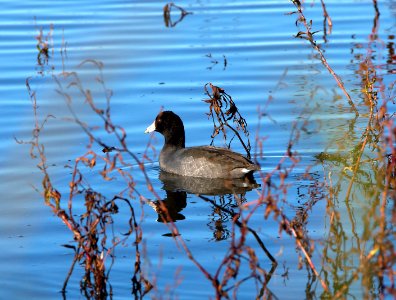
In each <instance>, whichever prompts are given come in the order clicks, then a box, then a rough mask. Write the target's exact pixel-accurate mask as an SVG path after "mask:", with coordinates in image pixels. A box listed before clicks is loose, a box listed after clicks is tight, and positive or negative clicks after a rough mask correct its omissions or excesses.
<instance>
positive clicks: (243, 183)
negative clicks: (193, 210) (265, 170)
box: [159, 171, 260, 196]
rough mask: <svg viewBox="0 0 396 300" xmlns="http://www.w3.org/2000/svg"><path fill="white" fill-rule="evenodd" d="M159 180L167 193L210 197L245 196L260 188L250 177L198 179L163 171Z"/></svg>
mask: <svg viewBox="0 0 396 300" xmlns="http://www.w3.org/2000/svg"><path fill="white" fill-rule="evenodd" d="M159 179H160V180H161V181H162V183H163V189H164V190H166V191H184V192H187V193H190V194H200V195H209V196H216V195H227V194H244V193H246V192H248V191H251V190H252V189H255V188H258V187H259V186H260V185H259V184H257V183H256V181H255V180H254V179H253V178H250V177H245V178H243V179H223V178H219V179H214V178H197V177H186V176H179V175H175V174H170V173H167V172H163V171H161V172H160V175H159Z"/></svg>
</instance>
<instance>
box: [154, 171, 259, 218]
mask: <svg viewBox="0 0 396 300" xmlns="http://www.w3.org/2000/svg"><path fill="white" fill-rule="evenodd" d="M159 179H160V180H161V181H162V183H163V186H162V189H164V190H165V191H166V198H164V199H163V200H161V201H150V202H148V204H149V205H150V206H151V207H152V208H153V209H154V210H155V211H156V212H157V213H158V218H157V222H161V223H163V222H164V221H165V222H177V221H181V220H184V219H185V216H184V215H183V214H181V211H182V210H183V209H184V208H186V206H187V194H195V195H207V196H227V195H228V196H230V197H231V198H233V197H232V196H233V195H238V196H237V197H235V198H236V199H242V198H243V197H244V195H245V194H246V192H248V191H251V190H253V189H255V188H258V187H260V185H259V184H257V183H256V181H255V180H254V179H253V178H250V177H246V178H243V179H213V178H197V177H186V176H180V175H176V174H171V173H167V172H164V171H161V172H160V174H159Z"/></svg>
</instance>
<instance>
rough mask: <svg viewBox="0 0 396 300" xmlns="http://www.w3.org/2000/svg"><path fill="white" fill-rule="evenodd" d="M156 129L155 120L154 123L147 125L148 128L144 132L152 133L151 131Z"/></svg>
mask: <svg viewBox="0 0 396 300" xmlns="http://www.w3.org/2000/svg"><path fill="white" fill-rule="evenodd" d="M154 130H155V121H154V122H153V124H151V125H150V126H149V127H147V129H146V131H145V132H144V133H150V132H153V131H154Z"/></svg>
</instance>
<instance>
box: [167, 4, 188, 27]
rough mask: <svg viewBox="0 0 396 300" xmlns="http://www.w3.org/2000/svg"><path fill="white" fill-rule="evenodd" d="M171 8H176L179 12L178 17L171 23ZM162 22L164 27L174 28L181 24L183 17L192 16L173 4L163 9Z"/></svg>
mask: <svg viewBox="0 0 396 300" xmlns="http://www.w3.org/2000/svg"><path fill="white" fill-rule="evenodd" d="M172 8H176V9H177V10H178V11H179V12H180V16H179V18H178V19H177V21H172ZM163 11H164V22H165V26H166V27H175V26H176V25H177V24H178V23H179V22H181V21H182V20H183V19H184V17H185V16H187V15H189V14H192V13H191V12H188V11H186V10H185V9H184V8H183V7H181V6H178V5H176V4H174V3H173V2H170V3H167V4H165V6H164V8H163Z"/></svg>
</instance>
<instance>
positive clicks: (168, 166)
mask: <svg viewBox="0 0 396 300" xmlns="http://www.w3.org/2000/svg"><path fill="white" fill-rule="evenodd" d="M153 131H158V132H159V133H161V134H162V135H163V136H164V137H165V144H164V147H163V148H162V150H161V154H160V157H159V165H160V168H161V169H162V170H163V171H166V172H169V173H173V174H178V175H182V176H193V177H206V178H242V177H245V176H247V175H250V174H251V173H252V172H254V171H257V170H260V166H258V165H256V164H254V163H253V162H252V161H250V160H249V159H247V158H246V157H244V156H243V155H241V154H239V153H236V152H233V151H231V150H228V149H225V148H218V147H212V146H199V147H190V148H185V135H184V126H183V122H182V120H181V119H180V117H179V116H178V115H176V114H175V113H173V112H171V111H163V112H160V113H159V114H158V116H157V117H156V118H155V121H154V122H153V124H151V125H150V126H149V127H147V129H146V131H145V133H149V132H153Z"/></svg>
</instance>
